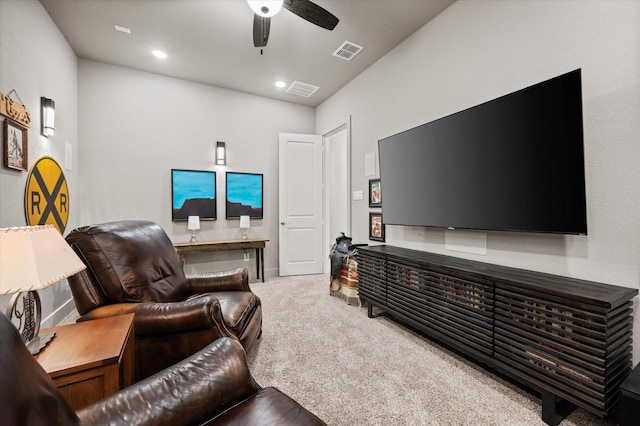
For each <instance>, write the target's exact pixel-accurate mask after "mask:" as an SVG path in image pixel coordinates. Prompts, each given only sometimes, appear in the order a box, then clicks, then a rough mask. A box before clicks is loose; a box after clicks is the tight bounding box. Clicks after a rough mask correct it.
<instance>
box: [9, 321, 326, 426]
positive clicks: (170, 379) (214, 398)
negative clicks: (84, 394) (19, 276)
mask: <svg viewBox="0 0 640 426" xmlns="http://www.w3.org/2000/svg"><path fill="white" fill-rule="evenodd" d="M54 342H55V340H54ZM50 349H53V348H52V347H50V348H45V349H44V350H45V351H46V350H50ZM0 353H1V354H2V356H0V410H1V411H2V424H7V425H12V426H23V425H24V426H27V425H28V426H34V425H60V426H67V425H127V426H129V425H136V426H145V425H172V426H182V425H227V424H235V425H239V424H243V425H258V424H259V425H324V424H325V423H324V422H323V421H322V420H320V419H319V418H318V417H316V416H315V415H313V414H312V413H311V412H309V411H307V410H306V409H305V408H304V407H302V406H301V405H300V404H298V403H297V402H296V401H294V400H293V399H291V398H290V397H288V396H287V395H285V394H283V393H282V392H280V391H279V390H277V389H276V388H272V387H267V388H262V387H260V386H259V385H258V384H257V383H256V382H255V380H254V379H253V377H252V376H251V373H250V371H249V369H248V367H247V362H246V354H245V352H244V350H243V349H242V346H241V344H240V342H239V341H238V340H237V339H233V338H229V337H223V338H220V339H218V340H216V341H214V342H213V343H210V344H209V345H207V346H206V347H205V348H204V349H202V350H201V351H198V352H197V353H195V354H194V355H192V356H190V357H188V358H187V359H185V360H182V361H180V362H179V363H177V364H175V365H173V366H171V367H169V368H167V369H165V370H162V371H160V372H158V373H157V374H155V375H153V376H151V377H148V378H147V379H145V380H142V381H140V382H138V383H136V384H134V385H132V386H129V387H127V388H125V389H123V390H121V391H119V392H117V393H115V394H113V395H111V396H109V397H107V398H105V399H103V400H101V401H99V402H97V403H95V404H93V405H90V406H88V407H85V408H82V409H80V410H78V411H77V412H75V413H74V412H73V410H72V409H71V408H70V407H69V405H68V404H67V402H66V401H65V399H64V398H63V396H62V394H60V392H59V391H58V389H57V388H56V386H55V384H54V383H53V381H52V380H51V379H50V378H49V376H48V375H47V373H46V372H45V371H44V370H43V369H42V367H41V366H40V364H38V362H37V361H36V360H35V358H34V357H33V356H32V355H31V353H30V352H29V351H28V350H27V347H26V346H25V345H24V343H23V341H22V338H21V337H20V334H19V333H18V330H17V329H16V328H15V327H14V326H13V324H11V322H10V321H9V320H8V319H7V317H5V316H4V315H2V314H0Z"/></svg>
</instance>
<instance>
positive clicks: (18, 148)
mask: <svg viewBox="0 0 640 426" xmlns="http://www.w3.org/2000/svg"><path fill="white" fill-rule="evenodd" d="M2 151H3V154H4V166H5V167H7V168H9V169H16V170H24V171H26V170H27V168H28V166H29V162H28V153H29V145H28V141H27V128H26V127H23V126H22V125H20V124H18V123H16V122H15V121H13V120H10V119H9V118H5V120H4V143H3V150H2Z"/></svg>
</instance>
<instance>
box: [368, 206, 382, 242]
mask: <svg viewBox="0 0 640 426" xmlns="http://www.w3.org/2000/svg"><path fill="white" fill-rule="evenodd" d="M369 239H370V240H371V241H382V242H384V223H382V213H373V212H370V213H369Z"/></svg>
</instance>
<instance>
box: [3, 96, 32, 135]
mask: <svg viewBox="0 0 640 426" xmlns="http://www.w3.org/2000/svg"><path fill="white" fill-rule="evenodd" d="M12 93H14V94H15V95H16V97H17V98H18V99H20V96H18V93H17V92H16V91H15V90H12V91H10V92H9V94H8V95H5V94H4V93H0V114H2V115H4V116H5V117H8V118H10V119H12V120H13V121H15V122H17V123H20V124H22V125H23V126H24V127H31V113H30V112H29V110H28V109H27V107H25V106H24V104H22V101H20V103H17V102H14V100H13V99H11V94H12Z"/></svg>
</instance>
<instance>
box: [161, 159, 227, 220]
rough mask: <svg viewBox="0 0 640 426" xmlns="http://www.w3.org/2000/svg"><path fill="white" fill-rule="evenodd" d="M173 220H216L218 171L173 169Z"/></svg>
mask: <svg viewBox="0 0 640 426" xmlns="http://www.w3.org/2000/svg"><path fill="white" fill-rule="evenodd" d="M171 207H172V208H171V220H173V221H174V222H176V221H182V220H187V219H188V218H189V216H200V220H215V219H216V218H217V208H216V172H213V171H206V170H182V169H171Z"/></svg>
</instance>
